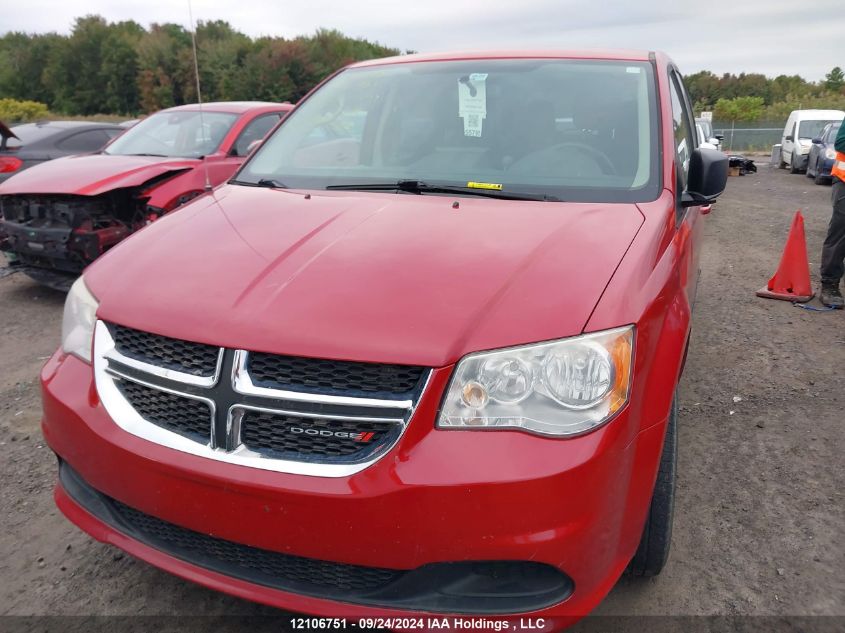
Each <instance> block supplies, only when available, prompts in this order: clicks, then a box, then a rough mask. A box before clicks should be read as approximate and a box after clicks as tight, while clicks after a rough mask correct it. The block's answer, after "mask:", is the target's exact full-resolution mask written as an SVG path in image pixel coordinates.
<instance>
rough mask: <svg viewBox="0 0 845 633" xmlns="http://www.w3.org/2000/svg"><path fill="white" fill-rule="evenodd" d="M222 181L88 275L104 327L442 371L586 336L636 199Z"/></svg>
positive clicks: (624, 242) (630, 229) (633, 220)
mask: <svg viewBox="0 0 845 633" xmlns="http://www.w3.org/2000/svg"><path fill="white" fill-rule="evenodd" d="M453 202H455V199H454V198H451V197H446V196H431V195H413V194H408V195H405V194H377V193H359V192H311V193H310V194H305V193H304V192H295V191H289V190H270V189H261V188H253V187H244V186H236V185H228V186H224V187H222V188H221V189H218V190H217V191H216V192H215V193H214V195H213V196H207V197H205V198H202V199H200V200H198V201H197V202H195V203H192V204H190V205H188V206H186V207H184V208H183V209H181V210H179V211H177V212H175V213H172V214H171V215H169V216H166V217H164V218H162V219H161V220H158V221H156V222H154V223H153V224H151V225H150V226H148V227H147V228H145V229H143V230H142V231H140V232H138V233H137V234H135V235H133V236H131V237H130V238H129V239H128V240H126V241H124V242H123V243H121V244H119V245H118V246H117V247H115V248H114V249H112V250H111V251H110V252H108V253H106V255H105V256H103V257H102V258H101V259H100V260H99V261H98V262H96V263H95V264H93V265H92V266H91V267H90V268H89V269H88V270H87V271H86V273H85V278H86V282H87V284H88V285H89V287H90V289H91V291H92V292H93V293H94V295H95V296H96V297H98V299H99V300H100V302H101V303H100V307H99V310H98V315H99V317H100V318H102V319H105V320H109V321H114V322H118V323H121V324H124V325H127V326H130V327H134V328H137V329H143V330H147V331H152V332H156V333H159V334H164V335H166V336H171V337H175V338H182V339H188V340H194V341H199V342H205V343H211V344H215V345H221V346H227V347H239V348H243V349H249V350H255V351H266V352H272V353H279V354H291V355H298V356H313V357H322V358H335V359H346V360H360V361H374V362H396V363H408V364H420V365H426V366H445V365H448V364H450V363H453V362H455V361H456V360H458V359H459V358H460V357H461V356H463V355H465V354H467V353H468V352H471V351H477V350H482V349H491V348H497V347H505V346H510V345H518V344H521V343H528V342H533V341H541V340H549V339H555V338H561V337H565V336H571V335H575V334H578V333H580V332H581V331H582V330H583V328H584V326H585V324H586V322H587V319H588V318H589V316H590V314H591V312H592V311H593V308H594V306H595V305H596V303H597V301H598V299H599V298H600V296H601V294H602V292H603V291H604V289H605V287H606V285H607V283H608V281H609V279H610V277H611V276H612V274H613V272H614V270H615V269H616V267H617V265H618V264H619V262H620V260H621V258H622V256H623V255H624V253H625V251H626V250H627V248H628V246H629V245H630V243H631V241H632V240H633V239H634V236H635V235H636V233H637V230H638V229H639V227H640V226H641V224H642V221H643V217H642V214H641V213H640V211H639V210H638V209H637V207H636V206H635V205H633V204H580V203H579V204H573V203H549V202H521V201H505V200H492V199H486V198H460V199H459V204H458V206H457V207H454V206H453Z"/></svg>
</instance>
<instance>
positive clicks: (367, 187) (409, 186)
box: [326, 180, 561, 202]
mask: <svg viewBox="0 0 845 633" xmlns="http://www.w3.org/2000/svg"><path fill="white" fill-rule="evenodd" d="M326 189H328V190H333V189H334V190H339V191H405V192H407V193H416V194H424V193H454V194H458V195H463V196H481V197H484V198H497V199H499V200H538V201H542V202H561V199H560V198H558V197H556V196H549V195H546V194H537V193H517V192H505V191H500V190H498V189H476V188H474V187H461V186H458V185H434V184H428V183H426V182H423V181H422V180H397V181H394V182H375V183H360V184H354V183H350V184H344V185H327V186H326Z"/></svg>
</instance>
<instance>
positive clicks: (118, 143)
mask: <svg viewBox="0 0 845 633" xmlns="http://www.w3.org/2000/svg"><path fill="white" fill-rule="evenodd" d="M292 108H293V106H292V105H290V104H280V103H262V102H221V103H207V104H204V105H203V106H202V108H201V109H200V107H198V106H197V105H185V106H179V107H175V108H169V109H167V110H162V111H161V112H158V113H156V114H154V115H152V116H150V117H147V118H146V119H144V120H143V121H141V122H140V123H138V124H137V125H135V126H133V127H132V128H130V129H129V130H128V131H126V132H125V133H124V134H122V135H121V136H119V137H118V138H117V139H115V140H114V141H113V142H112V143H110V144H109V145H108V146H107V147H106V148H105V149H104V150H103V151H101V152H99V153H96V154H86V155H79V156H71V157H67V158H61V159H58V160H53V161H50V162H47V163H44V164H42V165H37V166H35V167H32V168H31V169H28V170H26V171H24V172H22V173H20V174H17V175H15V176H14V177H12V178H10V179H9V180H8V181H6V182H4V183H2V184H0V251H2V252H3V253H4V254H5V256H6V259H7V260H8V261H9V265H10V266H12V267H17V268H19V269H20V270H22V271H23V272H25V273H26V274H28V275H29V276H30V277H32V278H33V279H35V280H36V281H39V282H41V283H43V284H45V285H48V286H51V287H54V288H58V289H62V290H67V289H68V288H69V287H70V285H71V283H73V280H74V279H75V278H76V277H77V276H78V275H79V273H80V272H82V270H83V269H84V268H85V266H87V265H88V264H90V263H91V262H93V261H94V260H95V259H96V258H97V257H99V256H100V255H102V254H103V253H104V252H106V251H107V250H109V249H110V248H112V247H113V246H114V245H115V244H117V243H118V242H120V241H121V240H123V239H124V238H125V237H126V236H128V235H130V234H131V233H134V232H135V231H137V230H139V229H141V228H143V227H144V226H146V225H147V224H149V223H150V222H152V221H153V220H156V219H158V218H159V217H161V216H162V215H164V214H165V213H168V212H170V211H173V210H174V209H177V208H179V207H180V206H182V205H183V204H185V203H186V202H188V201H189V200H192V199H193V198H196V197H197V196H199V195H201V194H203V193H204V192H205V191H206V190H207V189H210V188H211V187H214V186H216V185H219V184H220V183H222V182H224V181H225V180H227V179H228V178H229V177H230V176H231V175H232V174H233V173H234V172H235V170H236V169H237V168H238V167H239V166H240V165H241V163H242V162H243V160H244V158H245V157H246V155H247V153H248V152H249V150H250V149H251V148H252V147H254V146H255V144H256V142H257V141H260V140H261V139H262V138H264V136H265V135H266V134H267V132H269V131H270V130H271V129H272V128H273V126H274V125H275V124H276V123H278V121H279V119H280V118H281V117H282V116H284V115H285V114H286V113H287V112H288V111H290V110H291V109H292Z"/></svg>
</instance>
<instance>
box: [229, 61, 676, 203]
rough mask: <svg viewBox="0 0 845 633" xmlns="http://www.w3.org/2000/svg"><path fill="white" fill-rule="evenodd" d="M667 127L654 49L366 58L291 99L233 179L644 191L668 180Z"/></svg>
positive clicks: (599, 194)
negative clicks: (648, 58)
mask: <svg viewBox="0 0 845 633" xmlns="http://www.w3.org/2000/svg"><path fill="white" fill-rule="evenodd" d="M657 127H658V126H657V116H656V107H655V96H654V78H653V74H652V68H651V65H650V64H648V63H644V62H622V61H598V60H548V59H543V60H537V59H525V60H514V59H510V60H489V59H482V60H472V61H450V62H414V63H405V64H401V63H400V64H389V65H383V66H373V67H364V68H355V69H349V70H346V71H344V72H342V73H341V74H340V75H338V76H337V77H335V78H334V79H332V80H331V81H330V82H328V83H327V84H326V85H325V86H323V87H322V88H320V89H319V90H318V91H317V92H316V93H314V95H312V96H311V97H310V98H308V99H307V100H306V101H305V102H304V103H302V104H301V105H300V106H299V107H298V108H297V109H296V110H294V112H293V113H292V114H291V115H290V116H289V117H288V118H287V119H286V120H285V122H284V123H283V124H282V125H281V127H280V128H278V129H277V130H276V132H275V134H273V136H272V137H270V138H269V139H267V140H266V141H265V142H264V144H263V145H262V146H261V147H260V148H259V149H258V151H257V152H256V153H255V155H254V156H253V158H252V159H251V160H250V161H249V162H248V163H247V164H246V165H245V166H244V168H243V169H242V170H241V171H240V172H239V173H238V174H237V176H236V177H235V179H234V180H233V182H235V183H241V184H254V185H257V184H260V183H276V184H275V185H274V186H277V185H279V184H281V185H282V186H286V187H291V188H302V189H324V188H327V187H328V188H335V187H337V188H349V189H354V188H356V187H357V186H360V188H366V185H390V184H391V183H398V182H400V181H403V182H408V181H410V182H415V183H425V185H426V187H427V191H434V189H435V188H436V187H441V188H442V187H453V188H454V187H457V188H464V189H475V190H478V189H480V188H486V190H487V191H491V190H492V191H501V193H502V196H503V197H504V196H505V195H513V196H514V197H518V196H519V195H520V194H524V195H525V197H526V198H530V199H536V198H541V199H561V200H567V201H608V202H613V201H619V202H622V201H625V202H634V201H645V200H651V199H654V198H655V197H656V196H657V193H658V184H659V176H658V170H657V166H656V162H657V160H656V159H657V136H658V135H657ZM387 190H389V188H387ZM416 191H419V188H417V189H416ZM450 193H452V194H454V192H450Z"/></svg>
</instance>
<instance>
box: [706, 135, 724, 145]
mask: <svg viewBox="0 0 845 633" xmlns="http://www.w3.org/2000/svg"><path fill="white" fill-rule="evenodd" d="M707 142H708V143H710V144H711V145H718V144H719V143H721V142H722V139H720V138H719V137H718V136H713V137H711V138H709V139H708V140H707Z"/></svg>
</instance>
